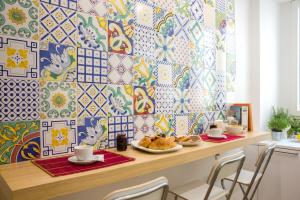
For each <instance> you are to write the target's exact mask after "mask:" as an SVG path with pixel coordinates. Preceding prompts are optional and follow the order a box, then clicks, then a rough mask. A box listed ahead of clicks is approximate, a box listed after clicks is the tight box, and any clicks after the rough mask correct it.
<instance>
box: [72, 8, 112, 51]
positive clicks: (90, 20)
mask: <svg viewBox="0 0 300 200" xmlns="http://www.w3.org/2000/svg"><path fill="white" fill-rule="evenodd" d="M77 30H78V36H77V45H78V46H79V47H82V48H90V49H95V50H101V51H107V20H105V19H104V18H100V17H97V16H93V15H89V14H85V13H78V14H77Z"/></svg>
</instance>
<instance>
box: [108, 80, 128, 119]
mask: <svg viewBox="0 0 300 200" xmlns="http://www.w3.org/2000/svg"><path fill="white" fill-rule="evenodd" d="M107 98H108V115H109V116H122V115H132V114H133V87H132V86H131V85H109V86H108V87H107Z"/></svg>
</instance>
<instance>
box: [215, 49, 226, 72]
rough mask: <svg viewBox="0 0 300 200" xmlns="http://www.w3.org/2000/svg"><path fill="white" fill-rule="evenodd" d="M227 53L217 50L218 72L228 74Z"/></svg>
mask: <svg viewBox="0 0 300 200" xmlns="http://www.w3.org/2000/svg"><path fill="white" fill-rule="evenodd" d="M226 57H227V56H226V53H225V52H224V51H221V50H217V54H216V70H217V71H219V72H223V73H225V72H226V62H228V61H227V60H226V59H227V58H226Z"/></svg>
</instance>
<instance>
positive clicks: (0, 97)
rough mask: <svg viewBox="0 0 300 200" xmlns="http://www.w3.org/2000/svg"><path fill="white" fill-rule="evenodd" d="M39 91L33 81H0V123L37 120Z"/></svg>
mask: <svg viewBox="0 0 300 200" xmlns="http://www.w3.org/2000/svg"><path fill="white" fill-rule="evenodd" d="M39 91H40V89H39V82H38V81H35V80H21V79H0V121H28V120H37V119H39V118H40V116H39V110H40V109H39V106H40V105H39Z"/></svg>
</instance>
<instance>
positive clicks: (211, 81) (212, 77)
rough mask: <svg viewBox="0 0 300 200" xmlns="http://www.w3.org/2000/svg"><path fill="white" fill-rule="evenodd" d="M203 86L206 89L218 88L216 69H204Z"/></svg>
mask: <svg viewBox="0 0 300 200" xmlns="http://www.w3.org/2000/svg"><path fill="white" fill-rule="evenodd" d="M202 78H203V86H204V87H203V88H204V89H205V90H216V87H217V76H216V70H209V69H204V71H203V76H202Z"/></svg>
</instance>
